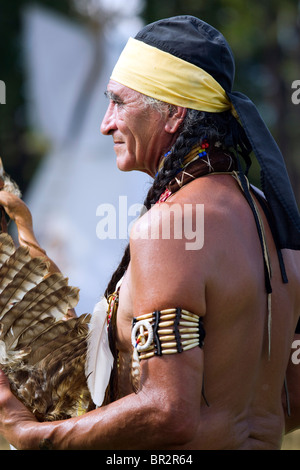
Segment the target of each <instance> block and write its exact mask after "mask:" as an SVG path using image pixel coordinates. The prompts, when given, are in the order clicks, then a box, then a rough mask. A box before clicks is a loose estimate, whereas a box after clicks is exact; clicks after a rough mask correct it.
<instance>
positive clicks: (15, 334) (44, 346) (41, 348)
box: [0, 233, 92, 421]
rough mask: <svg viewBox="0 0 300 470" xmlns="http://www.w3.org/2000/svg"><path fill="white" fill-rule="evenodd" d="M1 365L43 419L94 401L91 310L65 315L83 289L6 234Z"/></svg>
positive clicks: (0, 280)
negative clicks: (89, 366)
mask: <svg viewBox="0 0 300 470" xmlns="http://www.w3.org/2000/svg"><path fill="white" fill-rule="evenodd" d="M0 264H1V266H0V367H1V369H2V370H3V371H4V372H5V373H6V374H7V376H8V379H9V381H10V385H11V389H12V392H13V393H14V394H15V395H16V396H17V397H18V398H19V399H20V400H21V401H22V402H23V403H24V405H25V406H26V407H27V408H28V409H30V410H31V411H32V412H33V413H34V415H35V416H36V418H37V419H38V420H40V421H51V420H56V419H67V418H70V417H72V416H75V415H76V414H77V413H78V407H80V408H81V409H82V410H87V409H89V407H91V404H92V401H91V397H90V393H89V390H88V386H87V379H86V375H85V363H86V351H87V337H88V334H89V321H90V315H81V316H80V317H76V318H71V319H70V320H67V321H65V320H63V317H64V316H65V315H66V314H67V312H68V310H69V309H70V308H74V307H75V306H76V304H77V302H78V297H79V294H78V289H76V288H73V287H71V286H69V285H68V279H67V278H64V277H63V275H62V274H60V273H54V274H49V272H48V269H47V263H46V262H45V261H44V259H43V258H31V256H30V255H29V250H28V248H24V247H18V248H14V244H13V241H12V239H11V237H10V236H9V235H8V234H6V233H1V234H0Z"/></svg>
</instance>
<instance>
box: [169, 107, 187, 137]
mask: <svg viewBox="0 0 300 470" xmlns="http://www.w3.org/2000/svg"><path fill="white" fill-rule="evenodd" d="M186 112H187V109H186V108H182V107H181V106H172V108H170V111H169V116H168V118H167V120H166V123H165V131H166V132H168V133H169V134H175V133H176V132H177V131H178V129H179V127H180V126H181V124H182V123H183V120H184V118H185V116H186Z"/></svg>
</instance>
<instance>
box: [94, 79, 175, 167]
mask: <svg viewBox="0 0 300 470" xmlns="http://www.w3.org/2000/svg"><path fill="white" fill-rule="evenodd" d="M106 94H107V96H108V98H109V99H110V103H109V106H108V109H107V111H106V114H105V116H104V118H103V121H102V124H101V132H102V134H104V135H111V136H112V137H113V140H114V149H115V152H116V155H117V165H118V168H119V169H120V170H122V171H131V170H140V171H144V172H146V173H148V174H149V175H151V176H154V175H155V173H156V171H157V168H158V164H159V160H160V158H161V156H162V155H163V154H164V153H165V152H166V151H167V150H169V148H170V147H171V145H172V144H173V141H174V134H173V133H170V132H168V130H167V126H166V123H167V122H168V116H169V112H168V108H167V107H166V111H165V112H163V113H161V112H159V111H157V110H155V109H153V108H152V107H150V106H146V105H145V104H144V103H143V101H142V96H141V95H140V93H138V92H136V91H134V90H132V89H130V88H127V87H125V86H123V85H120V84H119V83H117V82H114V81H112V80H111V81H110V82H109V84H108V86H107V92H106Z"/></svg>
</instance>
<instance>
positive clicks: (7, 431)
mask: <svg viewBox="0 0 300 470" xmlns="http://www.w3.org/2000/svg"><path fill="white" fill-rule="evenodd" d="M32 422H33V423H36V422H37V420H36V419H35V417H34V415H33V414H32V413H31V412H30V411H29V410H27V408H26V407H25V406H24V405H23V404H22V403H21V402H20V401H19V400H18V399H17V398H16V397H15V396H14V395H13V393H12V392H11V390H10V386H9V381H8V379H7V377H6V375H5V374H4V372H3V371H2V370H1V369H0V434H1V435H2V436H3V437H4V438H5V439H6V440H7V441H8V442H9V443H10V444H12V445H13V446H14V447H16V448H17V449H20V448H21V447H22V446H21V443H20V435H21V432H22V431H23V430H24V428H25V427H26V425H27V426H28V424H30V423H32Z"/></svg>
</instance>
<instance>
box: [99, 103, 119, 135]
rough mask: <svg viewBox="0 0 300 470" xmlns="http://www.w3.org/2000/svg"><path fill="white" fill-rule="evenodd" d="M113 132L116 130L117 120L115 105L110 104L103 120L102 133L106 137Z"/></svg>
mask: <svg viewBox="0 0 300 470" xmlns="http://www.w3.org/2000/svg"><path fill="white" fill-rule="evenodd" d="M113 130H116V120H115V113H114V108H113V104H112V103H110V104H109V106H108V108H107V110H106V113H105V116H104V118H103V120H102V123H101V127H100V131H101V133H102V134H104V135H109V134H110V133H111V131H113Z"/></svg>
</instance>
